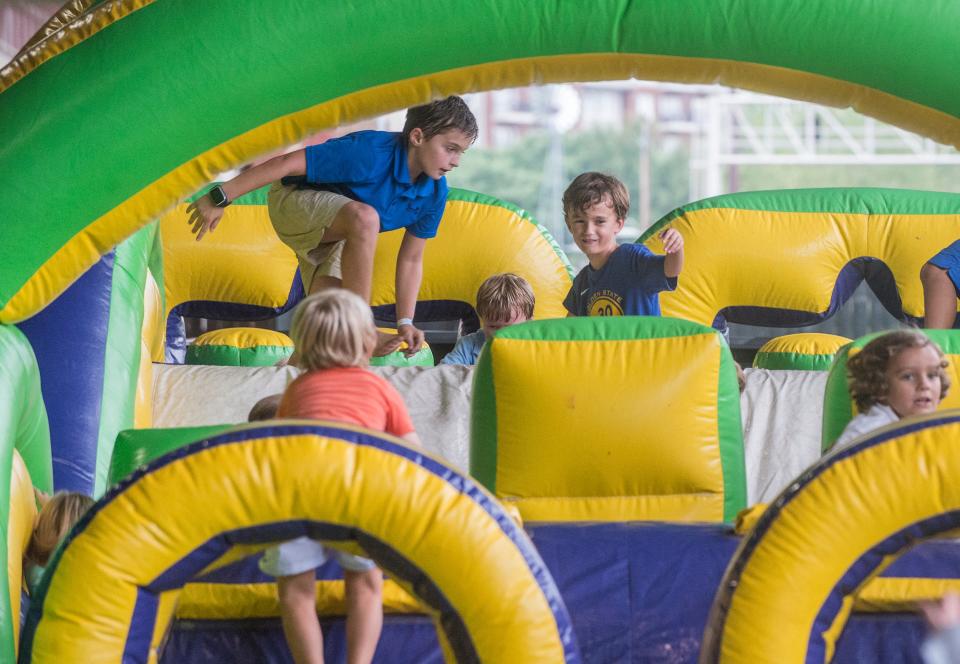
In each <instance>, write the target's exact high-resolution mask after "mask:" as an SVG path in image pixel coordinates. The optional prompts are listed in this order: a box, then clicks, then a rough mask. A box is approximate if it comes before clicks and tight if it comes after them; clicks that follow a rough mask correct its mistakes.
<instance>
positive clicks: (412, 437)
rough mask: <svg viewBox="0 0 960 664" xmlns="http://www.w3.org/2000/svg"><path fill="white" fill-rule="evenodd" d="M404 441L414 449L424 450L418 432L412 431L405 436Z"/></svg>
mask: <svg viewBox="0 0 960 664" xmlns="http://www.w3.org/2000/svg"><path fill="white" fill-rule="evenodd" d="M403 439H404V440H405V441H407V442H408V443H410V444H411V445H413V446H414V447H419V448H421V449H423V443H421V442H420V436H418V435H417V432H416V431H411V432H410V433H408V434H406V435H404V436H403Z"/></svg>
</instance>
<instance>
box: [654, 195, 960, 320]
mask: <svg viewBox="0 0 960 664" xmlns="http://www.w3.org/2000/svg"><path fill="white" fill-rule="evenodd" d="M666 228H675V229H676V230H678V231H680V233H681V234H682V235H683V237H684V240H685V252H686V260H685V262H684V269H683V275H682V276H681V277H680V283H679V286H678V287H677V289H676V290H675V291H671V292H664V293H661V294H660V307H661V310H662V312H663V315H664V316H676V317H678V318H686V319H687V320H692V321H696V322H698V323H703V324H704V325H714V326H715V327H717V328H718V329H723V328H724V327H725V324H726V323H727V322H731V323H743V324H747V325H767V326H776V327H796V326H799V325H810V324H813V323H817V322H819V321H821V320H824V319H826V318H829V317H830V316H832V315H833V314H834V313H835V312H836V311H837V310H838V309H839V308H840V307H841V306H842V305H843V303H844V302H845V301H846V300H847V298H849V297H850V296H851V295H852V294H853V291H854V290H855V289H856V287H857V286H858V285H859V284H860V283H861V282H862V281H863V280H866V281H867V284H868V285H869V286H870V288H871V289H872V290H873V292H874V294H875V295H876V296H877V297H878V299H879V300H880V302H881V303H882V304H883V305H884V307H885V308H886V309H887V311H889V312H890V314H891V315H892V316H893V317H894V318H897V319H899V320H903V321H905V322H911V323H917V322H918V321H919V320H920V319H921V318H922V317H923V292H922V288H921V285H920V278H919V275H920V268H921V267H922V266H923V264H924V263H925V262H926V261H927V260H929V259H930V258H931V257H933V255H934V254H936V253H937V252H938V251H940V250H941V249H942V248H943V247H945V246H947V245H949V244H950V243H951V242H953V241H954V240H955V239H956V238H957V236H958V235H960V196H958V195H957V194H946V193H938V192H929V191H911V190H906V189H795V190H783V191H756V192H742V193H736V194H728V195H724V196H716V197H714V198H708V199H705V200H702V201H697V202H694V203H689V204H687V205H684V206H682V207H680V208H677V209H676V210H674V211H673V212H671V213H670V214H668V215H666V216H665V217H664V218H663V219H661V220H660V221H658V222H657V223H656V224H654V225H653V226H652V227H651V228H650V229H649V230H647V231H646V232H645V233H644V234H643V236H641V237H640V239H638V240H637V242H641V243H645V244H646V245H647V246H648V247H649V248H650V249H652V250H653V251H655V252H662V242H661V241H660V240H659V238H658V237H657V235H658V234H659V233H660V232H661V231H663V230H664V229H666Z"/></svg>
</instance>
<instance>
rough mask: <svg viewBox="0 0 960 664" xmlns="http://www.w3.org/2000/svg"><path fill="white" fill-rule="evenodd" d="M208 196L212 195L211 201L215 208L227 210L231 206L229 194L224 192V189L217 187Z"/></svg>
mask: <svg viewBox="0 0 960 664" xmlns="http://www.w3.org/2000/svg"><path fill="white" fill-rule="evenodd" d="M208 194H209V195H210V200H211V201H212V202H213V206H214V207H219V208H225V207H227V206H228V205H230V199H229V198H227V192H225V191H224V190H223V187H221V186H220V185H217V186H216V187H214V188H213V189H211V190H210V191H209V192H208Z"/></svg>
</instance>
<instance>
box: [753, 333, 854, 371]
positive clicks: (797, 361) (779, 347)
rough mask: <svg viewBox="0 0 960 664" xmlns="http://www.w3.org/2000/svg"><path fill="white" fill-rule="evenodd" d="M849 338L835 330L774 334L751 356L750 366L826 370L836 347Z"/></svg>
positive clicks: (846, 342) (831, 361) (848, 340)
mask: <svg viewBox="0 0 960 664" xmlns="http://www.w3.org/2000/svg"><path fill="white" fill-rule="evenodd" d="M850 341H851V340H850V339H847V338H846V337H841V336H839V335H836V334H823V333H821V332H803V333H800V334H785V335H783V336H780V337H774V338H773V339H770V341H768V342H767V343H765V344H763V345H762V346H761V347H760V349H759V350H758V351H757V354H756V355H755V356H754V357H753V368H754V369H780V370H789V371H829V370H830V365H831V364H832V363H833V358H834V356H835V355H836V354H837V351H838V350H840V349H841V348H843V347H844V346H846V345H847V344H848V343H850Z"/></svg>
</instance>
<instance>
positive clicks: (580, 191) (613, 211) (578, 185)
mask: <svg viewBox="0 0 960 664" xmlns="http://www.w3.org/2000/svg"><path fill="white" fill-rule="evenodd" d="M629 210H630V194H629V193H628V192H627V188H626V187H625V186H623V183H622V182H620V180H618V179H617V178H615V177H613V176H612V175H605V174H603V173H595V172H589V173H581V174H580V175H578V176H577V177H576V178H574V180H573V182H571V183H570V186H569V187H567V190H566V191H565V192H563V217H564V220H565V221H566V222H567V228H568V229H570V233H571V235H573V239H574V241H575V242H576V243H577V246H578V247H579V248H580V251H582V252H583V253H584V254H586V255H587V257H588V258H590V257H592V256H606V255H609V254H610V253H612V252H613V251H614V250H615V249H616V248H617V233H619V232H620V231H621V230H623V224H624V221H625V220H626V218H627V212H628V211H629Z"/></svg>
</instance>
